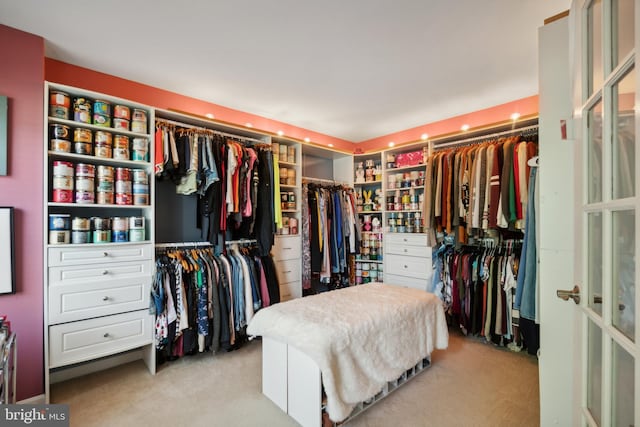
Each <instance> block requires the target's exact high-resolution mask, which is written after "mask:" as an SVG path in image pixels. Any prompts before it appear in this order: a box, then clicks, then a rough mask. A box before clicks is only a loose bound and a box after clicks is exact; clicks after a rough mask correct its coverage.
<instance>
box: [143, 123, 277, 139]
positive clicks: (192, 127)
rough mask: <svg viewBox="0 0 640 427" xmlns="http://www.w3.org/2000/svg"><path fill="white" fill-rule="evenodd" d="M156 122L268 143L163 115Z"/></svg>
mask: <svg viewBox="0 0 640 427" xmlns="http://www.w3.org/2000/svg"><path fill="white" fill-rule="evenodd" d="M156 122H160V123H166V124H168V125H175V126H180V127H186V128H189V129H196V130H202V131H205V132H213V133H215V134H217V135H221V136H228V137H230V138H237V139H241V140H243V141H252V142H256V143H259V144H268V143H267V142H265V141H263V140H261V139H256V138H251V137H248V136H242V135H235V134H232V133H227V132H222V131H219V130H216V129H209V128H206V127H203V126H196V125H191V124H189V123H183V122H177V121H175V120H170V119H163V118H162V117H156Z"/></svg>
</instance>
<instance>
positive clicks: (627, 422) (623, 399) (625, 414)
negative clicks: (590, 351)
mask: <svg viewBox="0 0 640 427" xmlns="http://www.w3.org/2000/svg"><path fill="white" fill-rule="evenodd" d="M633 363H634V360H633V357H632V356H631V355H630V354H629V353H627V352H626V351H625V350H624V349H623V348H622V347H620V346H619V345H618V344H616V343H613V384H612V387H611V389H612V390H613V402H612V405H611V407H612V414H611V416H612V420H611V425H612V426H632V425H634V417H635V410H634V400H635V393H634V387H633V381H634V378H635V367H634V365H633Z"/></svg>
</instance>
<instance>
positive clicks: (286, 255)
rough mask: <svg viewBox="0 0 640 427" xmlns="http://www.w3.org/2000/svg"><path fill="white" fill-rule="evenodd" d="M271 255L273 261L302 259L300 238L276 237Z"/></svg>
mask: <svg viewBox="0 0 640 427" xmlns="http://www.w3.org/2000/svg"><path fill="white" fill-rule="evenodd" d="M272 253H273V260H274V261H280V260H287V259H300V258H302V246H301V242H300V236H276V238H275V243H274V245H273V250H272Z"/></svg>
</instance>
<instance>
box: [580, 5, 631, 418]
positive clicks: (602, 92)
mask: <svg viewBox="0 0 640 427" xmlns="http://www.w3.org/2000/svg"><path fill="white" fill-rule="evenodd" d="M638 6H639V5H638V1H636V0H581V1H580V0H577V1H575V2H574V5H573V8H572V13H573V12H576V15H575V16H574V17H573V23H574V35H575V38H574V40H573V43H574V48H575V53H576V56H575V57H576V58H577V61H576V63H575V64H574V82H575V84H576V87H574V116H575V117H576V118H577V120H576V121H575V123H576V126H578V127H579V129H576V131H577V132H576V133H577V134H580V135H582V137H581V138H578V139H579V147H578V150H577V153H578V154H577V158H576V161H577V162H578V163H577V165H580V167H578V170H579V171H580V175H579V176H580V178H579V179H580V183H581V185H579V186H578V188H581V194H576V199H577V200H578V201H577V203H576V212H575V215H576V216H575V218H576V220H577V221H578V222H579V224H581V227H580V229H581V233H582V235H581V236H579V238H578V241H579V242H581V243H582V244H581V245H580V246H577V247H576V258H575V259H576V262H577V263H578V264H577V265H576V266H575V271H576V277H578V278H579V279H581V280H579V282H580V283H579V287H580V293H581V301H580V304H579V305H580V307H579V309H578V310H576V311H575V312H576V316H579V319H577V320H578V322H577V324H579V325H580V330H579V331H578V334H579V336H578V337H577V338H578V339H577V342H578V343H579V344H578V345H579V346H580V347H581V348H580V350H581V351H579V352H578V354H580V355H581V360H579V361H576V362H577V363H580V364H581V372H580V376H581V378H579V381H577V382H576V384H578V386H577V392H578V393H580V394H581V396H579V398H578V399H575V402H577V403H578V404H579V405H580V408H577V411H575V412H574V413H577V414H579V415H578V417H579V424H581V425H589V426H640V388H639V387H640V345H639V344H638V342H639V340H640V327H639V323H638V308H639V307H640V295H639V293H638V292H637V290H636V284H637V283H638V282H639V279H640V268H638V261H637V256H638V255H639V251H638V248H639V247H640V198H639V197H638V189H640V185H639V181H638V173H637V172H636V171H637V169H638V167H637V165H638V164H640V162H639V159H640V150H638V149H637V148H636V139H637V135H638V124H639V122H640V121H639V120H638V109H639V108H640V103H639V102H638V99H639V98H638V95H637V90H636V87H637V81H638V70H636V68H635V63H636V61H635V60H636V57H635V46H636V45H637V41H636V40H637V35H638V30H637V28H636V25H637V24H636V23H637V22H638V19H637V17H636V15H637V13H638ZM576 421H577V420H576Z"/></svg>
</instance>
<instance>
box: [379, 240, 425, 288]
mask: <svg viewBox="0 0 640 427" xmlns="http://www.w3.org/2000/svg"><path fill="white" fill-rule="evenodd" d="M384 251H385V255H384V262H385V283H387V284H389V285H398V286H407V287H411V288H417V289H422V290H425V291H426V290H427V284H428V283H429V282H430V281H431V276H432V270H433V267H432V263H431V248H430V247H429V246H427V236H426V235H424V234H409V233H386V234H385V247H384Z"/></svg>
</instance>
